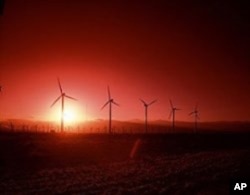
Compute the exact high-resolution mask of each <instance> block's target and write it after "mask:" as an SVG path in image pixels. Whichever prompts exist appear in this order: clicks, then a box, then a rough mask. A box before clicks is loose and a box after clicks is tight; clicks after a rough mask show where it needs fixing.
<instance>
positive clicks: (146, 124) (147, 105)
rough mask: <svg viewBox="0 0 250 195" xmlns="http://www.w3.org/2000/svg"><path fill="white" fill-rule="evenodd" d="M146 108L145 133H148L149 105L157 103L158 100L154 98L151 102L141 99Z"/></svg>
mask: <svg viewBox="0 0 250 195" xmlns="http://www.w3.org/2000/svg"><path fill="white" fill-rule="evenodd" d="M140 101H141V102H142V103H143V105H144V108H145V133H148V107H149V106H151V105H152V104H153V103H155V102H156V101H157V100H153V101H152V102H150V103H148V104H147V103H146V102H145V101H144V100H142V99H140Z"/></svg>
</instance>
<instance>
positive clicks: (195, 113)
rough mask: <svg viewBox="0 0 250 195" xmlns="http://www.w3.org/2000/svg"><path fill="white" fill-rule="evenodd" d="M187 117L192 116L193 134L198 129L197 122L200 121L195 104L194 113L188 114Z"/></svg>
mask: <svg viewBox="0 0 250 195" xmlns="http://www.w3.org/2000/svg"><path fill="white" fill-rule="evenodd" d="M189 115H194V133H196V132H197V128H198V120H199V119H200V117H199V111H198V105H197V104H196V105H195V108H194V111H193V112H190V113H189Z"/></svg>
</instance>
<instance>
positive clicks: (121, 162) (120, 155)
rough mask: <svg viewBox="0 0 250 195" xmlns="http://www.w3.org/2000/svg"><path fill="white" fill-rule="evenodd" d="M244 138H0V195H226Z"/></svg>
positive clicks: (248, 150)
mask: <svg viewBox="0 0 250 195" xmlns="http://www.w3.org/2000/svg"><path fill="white" fill-rule="evenodd" d="M249 135H250V134H249V133H240V134H235V133H223V134H222V133H220V134H219V133H209V134H208V133H206V134H205V133H204V134H196V135H194V134H168V135H166V134H165V135H163V134H158V135H155V134H154V135H153V134H150V135H112V136H108V135H83V134H82V135H77V134H64V135H62V134H34V133H33V134H31V133H12V134H11V133H0V193H1V194H229V181H230V179H235V178H249V176H250V142H249Z"/></svg>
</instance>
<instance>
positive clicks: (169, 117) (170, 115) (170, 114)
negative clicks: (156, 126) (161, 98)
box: [168, 110, 173, 119]
mask: <svg viewBox="0 0 250 195" xmlns="http://www.w3.org/2000/svg"><path fill="white" fill-rule="evenodd" d="M172 115H173V110H171V111H170V113H169V116H168V119H171V117H172Z"/></svg>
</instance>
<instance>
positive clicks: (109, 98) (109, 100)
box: [101, 86, 119, 134]
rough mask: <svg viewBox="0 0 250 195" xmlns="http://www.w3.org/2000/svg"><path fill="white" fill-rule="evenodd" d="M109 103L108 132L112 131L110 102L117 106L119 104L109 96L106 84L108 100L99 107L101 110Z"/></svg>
mask: <svg viewBox="0 0 250 195" xmlns="http://www.w3.org/2000/svg"><path fill="white" fill-rule="evenodd" d="M108 104H109V134H111V133H112V129H111V127H112V104H114V105H116V106H119V104H117V103H116V102H115V101H114V99H113V98H111V94H110V89H109V86H108V101H107V102H106V103H105V104H104V105H103V107H102V108H101V110H102V109H103V108H105V107H106V106H107V105H108Z"/></svg>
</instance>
